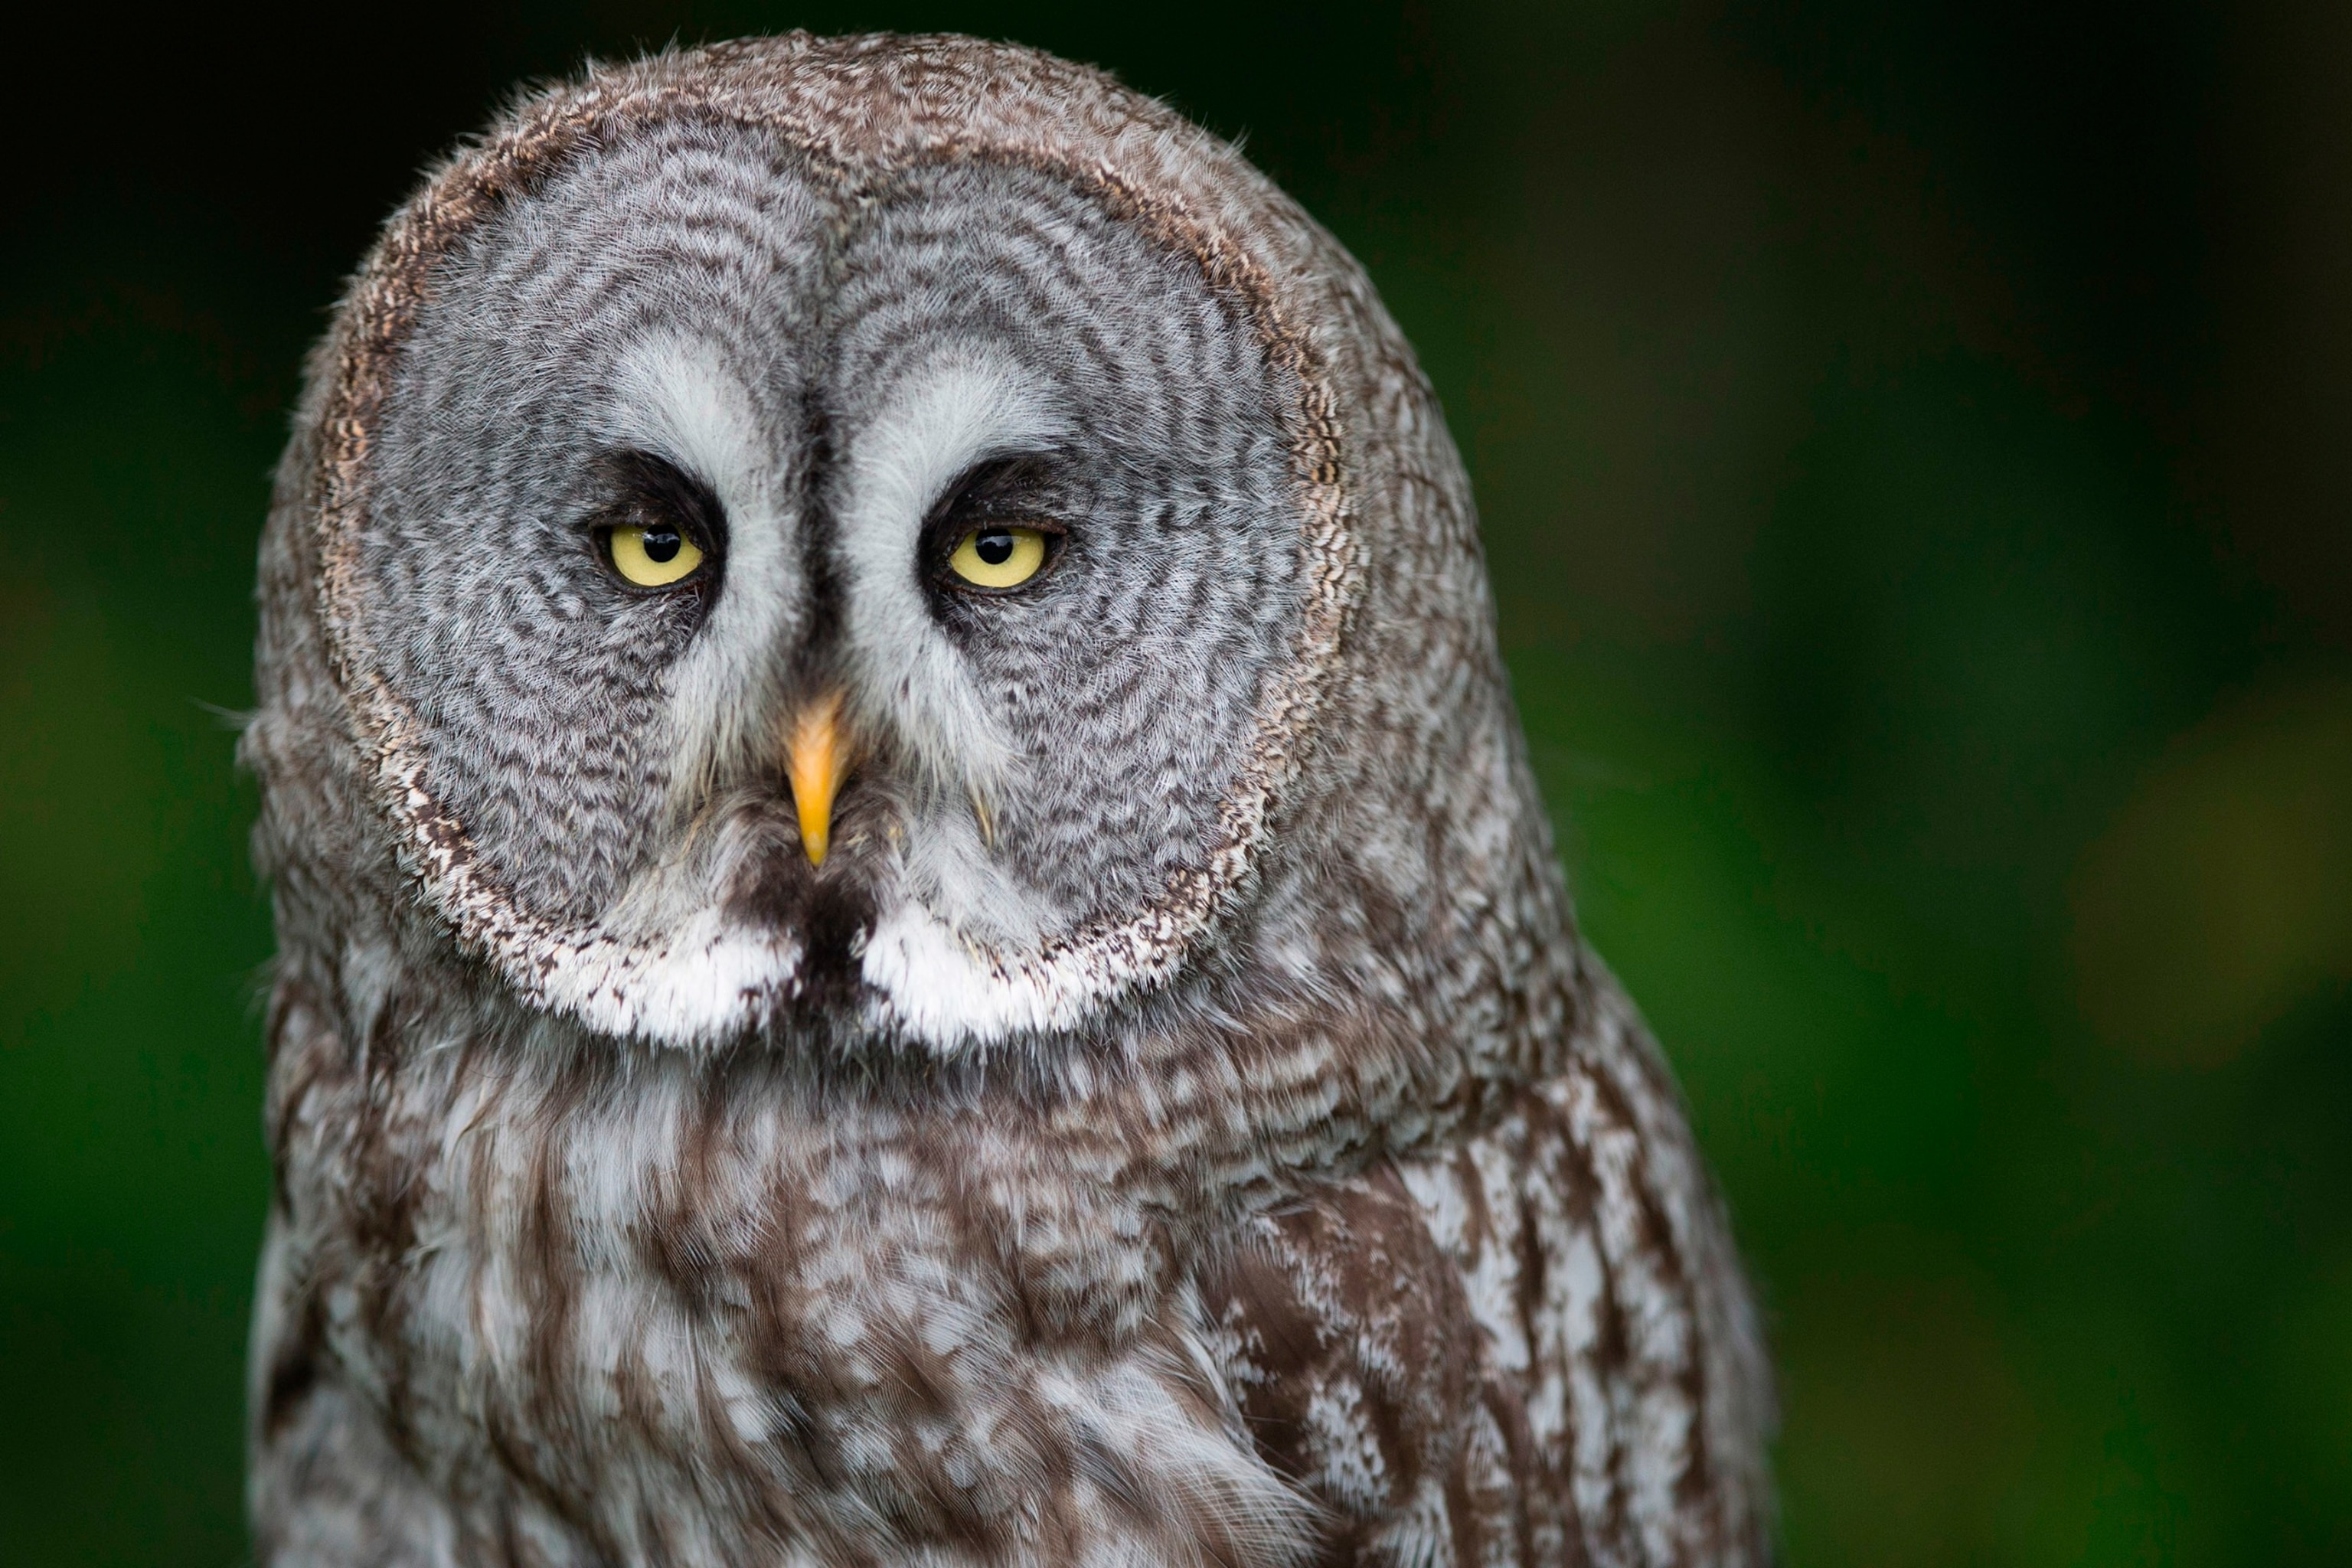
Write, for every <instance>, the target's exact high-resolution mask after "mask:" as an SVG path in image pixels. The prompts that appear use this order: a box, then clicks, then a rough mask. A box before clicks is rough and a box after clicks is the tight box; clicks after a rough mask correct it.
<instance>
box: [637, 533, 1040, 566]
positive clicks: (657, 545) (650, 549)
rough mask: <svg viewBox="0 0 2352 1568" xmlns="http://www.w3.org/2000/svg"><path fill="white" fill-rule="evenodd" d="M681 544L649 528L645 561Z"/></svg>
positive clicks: (667, 557) (671, 555)
mask: <svg viewBox="0 0 2352 1568" xmlns="http://www.w3.org/2000/svg"><path fill="white" fill-rule="evenodd" d="M683 542H684V541H683V540H681V539H679V538H678V536H677V530H675V529H669V528H649V529H647V530H646V560H648V561H653V562H664V561H675V560H677V547H678V546H679V545H680V544H681V543H683ZM1011 548H1012V547H1011V546H1010V545H1007V546H1006V549H1007V550H1010V549H1011Z"/></svg>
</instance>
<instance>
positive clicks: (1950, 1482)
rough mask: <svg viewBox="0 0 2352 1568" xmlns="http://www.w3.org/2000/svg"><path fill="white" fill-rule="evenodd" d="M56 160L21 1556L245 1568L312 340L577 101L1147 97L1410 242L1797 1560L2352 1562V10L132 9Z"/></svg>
mask: <svg viewBox="0 0 2352 1568" xmlns="http://www.w3.org/2000/svg"><path fill="white" fill-rule="evenodd" d="M45 26H48V27H50V28H51V32H50V33H49V34H41V33H39V32H37V31H26V30H23V29H22V26H21V24H11V25H10V29H9V31H8V33H7V35H6V37H7V39H8V41H7V44H6V46H5V47H6V49H7V56H6V58H7V62H8V65H9V67H10V68H9V70H8V72H7V78H8V82H9V88H8V92H7V94H6V95H5V103H0V120H5V145H6V146H7V147H8V148H9V149H10V153H9V174H8V182H7V184H6V186H5V210H4V211H0V223H4V224H5V235H6V243H5V246H0V538H5V540H6V541H7V542H8V543H9V548H10V550H11V551H12V552H13V553H12V554H10V555H9V560H10V562H11V563H12V565H11V566H10V568H9V569H8V570H7V571H6V572H5V573H0V1559H5V1561H7V1562H10V1563H16V1562H22V1563H126V1564H127V1563H142V1564H144V1563H156V1564H192V1565H200V1568H219V1565H226V1564H231V1563H236V1562H238V1561H239V1560H241V1559H242V1558H243V1557H244V1555H245V1552H246V1548H245V1545H244V1542H243V1539H242V1533H241V1529H240V1523H239V1512H238V1510H239V1504H238V1469H239V1455H238V1443H239V1439H238V1428H239V1421H240V1414H239V1403H240V1397H241V1391H240V1380H241V1369H240V1363H241V1359H242V1354H243V1338H244V1325H245V1315H246V1308H247V1292H248V1277H249V1271H250V1268H251V1261H252V1256H253V1252H254V1247H255V1243H256V1240H257V1234H258V1228H259V1221H260V1215H261V1210H262V1204H263V1195H264V1184H265V1169H264V1162H263V1157H262V1150H261V1144H260V1134H259V1118H258V1104H259V1096H260V1053H259V1046H258V1040H257V1034H258V1030H257V1021H256V1016H255V1009H254V997H255V991H256V984H257V980H256V976H257V966H258V965H259V964H260V963H262V961H263V960H264V958H265V956H266V955H267V953H268V950H269V930H268V912H267V905H266V900H265V899H264V896H263V894H262V893H261V891H260V890H259V889H257V887H256V886H255V883H254V879H253V877H252V875H251V873H250V871H249V870H248V869H247V866H246V859H245V847H244V837H245V831H246V826H247V822H248V821H249V819H250V818H251V816H252V813H253V809H254V799H253V792H252V787H251V785H250V784H249V783H248V782H247V781H244V780H241V779H239V778H238V777H237V776H236V773H235V772H234V770H233V768H232V766H231V759H230V748H231V740H232V732H231V726H230V720H229V719H228V717H227V714H228V713H229V712H232V711H233V710H236V709H237V708H239V707H240V706H242V705H243V704H245V703H247V701H248V700H250V687H249V677H248V671H247V660H248V648H249V644H250V639H251V636H252V609H251V605H250V603H249V598H248V588H249V583H250V579H251V574H252V557H253V551H254V541H255V536H256V532H257V528H258V526H259V523H260V520H261V516H262V510H263V505H264V497H265V491H266V479H265V476H266V472H267V470H268V467H269V465H270V463H271V461H272V458H273V457H274V455H275V453H276V450H277V448H278V444H279V442H280V440H281V439H282V436H283V431H284V428H285V422H286V411H287V407H288V404H289V399H290V398H291V396H292V395H293V393H294V390H295V386H296V374H297V367H298V363H299V358H300V355H301V353H302V350H303V347H304V344H305V342H307V341H308V340H309V339H310V337H311V335H312V334H313V333H315V332H316V331H318V330H319V329H320V325H321V322H322V320H323V310H324V308H325V306H326V305H327V304H328V302H329V301H331V300H332V299H333V297H334V296H335V294H336V291H337V289H338V286H339V280H340V279H341V276H342V274H343V272H344V271H345V270H346V269H347V268H349V267H350V266H352V264H353V263H354V262H355V261H356V259H357V258H358V257H359V255H360V253H361V251H362V248H363V247H365V245H366V244H367V242H368V239H369V237H370V234H371V232H372V230H373V226H374V225H375V223H376V222H377V221H378V220H379V219H380V217H381V216H383V214H384V213H385V212H386V211H387V210H388V209H389V208H390V207H391V206H392V205H394V203H395V202H396V201H397V200H399V199H400V198H401V196H402V195H404V192H405V190H406V188H407V187H408V185H409V184H410V182H411V180H412V179H413V177H414V174H415V171H416V169H417V168H418V167H419V165H420V164H421V163H424V162H425V160H427V159H428V158H430V157H432V156H433V155H435V154H436V153H437V152H439V151H440V150H442V149H443V148H445V147H446V145H447V144H448V143H449V142H451V140H452V139H453V138H454V137H455V136H456V135H457V134H458V133H459V132H463V131H465V130H467V129H468V128H470V127H472V126H474V125H476V124H477V123H478V122H479V121H480V120H481V119H482V117H483V116H484V114H485V113H486V112H487V111H488V109H489V108H490V107H491V106H492V105H493V104H494V103H496V102H497V101H498V100H499V99H500V98H501V96H502V95H503V94H504V93H505V92H506V91H507V90H508V88H509V84H510V83H511V82H513V81H514V80H516V79H519V78H524V77H530V76H544V75H547V74H550V73H554V72H559V71H562V70H564V69H566V68H569V67H571V66H572V64H574V63H575V62H576V61H577V60H578V58H580V56H581V54H582V53H583V51H595V52H600V53H607V54H609V53H614V52H618V51H623V50H626V49H630V48H633V47H637V46H639V45H642V44H647V43H651V44H659V43H661V42H663V41H665V40H667V39H669V38H672V37H677V38H680V39H684V40H687V41H692V40H695V39H698V38H701V37H723V36H727V35H730V34H734V33H739V32H749V31H768V30H777V29H782V28H784V27H788V26H813V27H816V28H819V29H823V30H843V29H851V28H865V27H875V26H889V27H899V28H919V27H949V28H955V29H959V30H963V31H971V32H979V33H984V34H994V35H1001V36H1009V37H1018V38H1021V39H1024V40H1025V41H1029V42H1033V43H1036V44H1040V45H1044V46H1046V47H1052V48H1055V49H1056V50H1059V51H1061V52H1063V53H1066V54H1069V55H1072V56H1075V57H1076V58H1082V59H1087V60H1093V61H1097V62H1099V63H1102V64H1105V65H1108V66H1110V67H1112V68H1115V69H1117V70H1118V72H1119V73H1120V74H1121V75H1122V76H1123V77H1125V78H1126V79H1128V80H1129V81H1130V82H1132V83H1135V84H1137V85H1139V86H1140V87H1142V88H1144V89H1149V90H1150V91H1152V92H1155V93H1160V94H1164V95H1166V96H1168V97H1170V98H1171V99H1172V100H1174V101H1176V102H1177V103H1178V104H1180V105H1181V106H1182V107H1183V108H1185V109H1186V110H1190V111H1192V112H1193V113H1194V114H1196V115H1198V116H1200V117H1202V118H1203V119H1205V120H1206V121H1208V122H1209V123H1210V124H1212V125H1213V126H1214V127H1216V128H1217V129H1219V130H1221V131H1223V132H1227V133H1231V134H1240V135H1243V136H1244V137H1245V138H1246V145H1247V147H1248V149H1249V151H1250V153H1251V154H1252V155H1253V156H1254V157H1255V158H1256V159H1257V161H1258V162H1259V163H1261V164H1263V165H1264V166H1265V168H1267V169H1268V170H1269V171H1270V172H1271V173H1273V174H1275V175H1276V178H1278V179H1280V180H1281V181H1282V182H1283V183H1284V184H1286V185H1287V186H1288V187H1289V188H1290V189H1291V190H1292V191H1293V192H1294V193H1296V194H1297V195H1298V196H1299V197H1300V198H1301V199H1303V200H1304V201H1305V202H1306V204H1307V206H1308V207H1309V208H1311V209H1312V210H1313V211H1314V212H1316V213H1317V214H1318V216H1320V217H1321V218H1322V219H1323V220H1324V221H1325V222H1326V223H1328V225H1329V226H1331V227H1332V228H1333V229H1335V230H1337V231H1338V233H1339V236H1340V237H1342V238H1343V239H1344V240H1345V241H1346V242H1347V243H1348V244H1349V246H1351V247H1353V248H1354V249H1355V251H1356V253H1357V254H1358V255H1359V256H1360V257H1362V258H1364V260H1365V261H1366V263H1367V264H1368V265H1369V266H1370V268H1371V271H1372V273H1373V275H1374V277H1375V278H1376V279H1377V280H1378V282H1379V283H1380V286H1381V289H1383V290H1384V292H1385V293H1386V296H1387V299H1388V301H1389V304H1390V306H1391V309H1392V310H1394V311H1395V313H1396V314H1397V316H1398V317H1399V319H1400V320H1401V321H1402V322H1403V323H1404V326H1405V328H1406V330H1407V331H1409V332H1410V333H1411V335H1412V338H1413V340H1414V342H1416V343H1418V345H1419V346H1420V350H1421V353H1422V354H1423V360H1424V363H1426V365H1427V366H1428V369H1429V372H1430V374H1431V375H1432V376H1433V379H1434V380H1435V382H1436V384H1437V385H1438V388H1439V390H1440V391H1441V392H1442V393H1443V395H1444V399H1445V405H1446V408H1447V411H1448V415H1449V416H1450V418H1451V419H1452V421H1453V425H1454V433H1455V435H1456V437H1458V439H1459V440H1460V442H1461V444H1462V447H1463V449H1464V451H1465V454H1466V456H1467V457H1468V458H1469V461H1470V464H1471V467H1472V468H1473V470H1474V471H1475V476H1476V479H1477V484H1478V489H1479V495H1480V498H1481V501H1482V504H1483V507H1484V512H1485V519H1486V537H1487V540H1488V544H1489V549H1490V551H1491V552H1492V560H1493V564H1494V567H1495V574H1496V589H1497V595H1498V598H1499V600H1500V605H1501V614H1502V627H1503V637H1504V642H1505V645H1506V647H1507V651H1508V654H1509V658H1510V661H1511V667H1512V669H1513V672H1514V675H1515V677H1516V679H1517V689H1518V692H1519V696H1520V700H1521V702H1522V704H1523V706H1524V710H1525V712H1526V717H1527V722H1528V730H1529V732H1530V735H1531V737H1532V740H1533V742H1534V747H1535V753H1536V756H1537V758H1538V764H1539V766H1540V769H1541V772H1542V775H1543V780H1544V784H1545V786H1546V788H1547V790H1548V791H1549V797H1550V800H1551V803H1552V805H1553V807H1554V809H1555V811H1556V813H1557V815H1558V817H1559V822H1560V825H1561V830H1562V835H1561V837H1562V844H1563V847H1564V849H1565V852H1566V854H1567V857H1568V860H1569V865H1570V875H1571V877H1572V879H1573V881H1574V884H1575V887H1576V889H1577V892H1578V895H1579V897H1580V902H1581V908H1582V911H1583V918H1584V921H1585V923H1586V926H1587V928H1588V930H1589V931H1591V935H1592V936H1593V937H1594V939H1595V940H1596V941H1597V942H1598V943H1599V945H1600V946H1601V949H1602V951H1603V952H1605V953H1606V954H1607V955H1608V956H1609V957H1610V959H1611V960H1612V962H1613V963H1615V964H1616V965H1617V967H1618V968H1619V969H1620V970H1621V971H1622V973H1623V974H1624V975H1625V977H1626V979H1627V980H1628V981H1629V982H1630V983H1631V985H1632V988H1633V992H1634V994H1636V995H1637V996H1638V997H1639V998H1640V999H1641V1000H1642V1002H1643V1005H1645V1006H1646V1008H1647V1009H1648V1011H1649V1013H1650V1015H1651V1016H1652V1017H1653V1018H1654V1021H1655V1023H1656V1025H1657V1026H1658V1028H1659V1031H1660V1033H1661V1034H1662V1036H1663V1037H1664V1039H1665V1041H1666V1043H1667V1046H1668V1047H1669V1049H1670V1050H1671V1052H1672V1054H1673V1056H1674V1058H1675V1062H1676V1064H1677V1065H1678V1067H1679V1068H1680V1069H1681V1072H1682V1075H1683V1079H1684V1082H1685V1085H1686V1086H1687V1088H1688V1092H1689V1096H1690V1100H1691V1104H1692V1108H1693V1113H1694V1116H1695V1117H1696V1122H1697V1125H1698V1128H1699V1130H1700V1133H1701V1136H1702V1137H1703V1139H1704V1140H1705V1142H1706V1147H1707V1149H1708V1151H1709V1152H1710V1153H1711V1154H1712V1156H1713V1158H1714V1160H1715V1163H1716V1165H1717V1169H1718V1170H1719V1171H1720V1173H1721V1175H1722V1179H1723V1184H1724V1185H1725V1187H1726V1189H1727V1192H1728V1194H1729V1196H1730V1201H1731V1205H1732V1207H1733V1210H1734V1211H1735V1214H1736V1215H1737V1220H1738V1227H1739V1233H1740V1236H1741V1239H1742V1241H1743V1243H1744V1245H1745V1247H1746V1249H1747V1252H1748V1257H1749V1258H1750V1259H1751V1260H1752V1262H1753V1265H1754V1268H1755V1272H1756V1275H1757V1278H1758V1280H1759V1286H1760V1288H1761V1290H1762V1293H1763V1296H1764V1300H1765V1301H1766V1303H1767V1305H1768V1310H1769V1319H1770V1325H1771V1334H1772V1340H1773V1344H1774V1347H1775V1351H1776V1353H1777V1357H1778V1361H1779V1364H1780V1369H1781V1377H1782V1389H1783V1394H1784V1400H1785V1405H1786V1421H1785V1431H1784V1435H1783V1437H1782V1440H1781V1445H1780V1477H1781V1481H1782V1488H1783V1492H1784V1511H1785V1521H1784V1536H1785V1542H1786V1548H1787V1555H1788V1558H1789V1561H1790V1563H1794V1564H1799V1565H1813V1564H1822V1565H1827V1564H1847V1563H1851V1564H1882V1563H1895V1564H1901V1563H1920V1564H1928V1563H2021V1564H2052V1565H2061V1564H2067V1565H2072V1564H2108V1563H2132V1564H2156V1563H2175V1562H2178V1563H2262V1564H2271V1563H2343V1562H2347V1561H2352V1138H2347V1125H2348V1124H2352V1052H2347V1048H2346V1047H2347V1043H2352V1042H2347V1036H2352V507H2348V506H2347V500H2352V476H2348V475H2347V455H2352V376H2348V375H2347V364H2352V289H2347V284H2352V11H2347V10H2346V9H2345V8H2342V7H2335V8H2327V7H2308V8H2306V7H2287V6H2280V5H2238V6H2230V7H2214V8H2211V9H2210V11H2191V10H2189V9H2185V8H2181V7H2179V6H2173V5H2161V4H2159V5H2153V6H2151V5H2121V4H2116V5H2074V6H2052V5H2047V4H2028V5H2006V4H1969V3H1965V0H1934V3H1928V4H1921V5H1912V6H1907V7H1882V6H1878V5H1864V4H1860V3H1850V4H1838V3H1834V0H1822V3H1811V0H1807V3H1801V4H1779V5H1772V4H1757V5H1730V6H1727V7H1710V6H1707V5H1674V4H1659V5H1651V4H1640V3H1635V0H1613V3H1601V4H1593V5H1583V6H1557V7H1539V6H1532V5H1453V6H1446V7H1442V8H1430V7H1420V6H1407V7H1403V8H1399V7H1398V6H1396V5H1392V4H1376V5H1367V6H1352V5H1350V6H1342V5H1328V6H1324V7H1321V8H1316V7H1313V6H1297V5H1279V4H1274V3H1271V0H1267V3H1259V4H1244V5H1235V4H1231V3H1230V0H1197V3H1195V4H1192V5H1185V6H1182V7H1169V8H1166V9H1156V8H1153V7H1150V6H1145V5H1126V6H1114V7H1103V6H1091V5H1090V6H1063V7H1055V6H1050V5H914V4H904V5H899V4H891V3H888V0H876V3H874V4H871V5H845V4H824V5H792V4H786V3H781V0H780V3H777V4H771V5H758V4H747V5H740V6H735V7H728V6H709V7H701V8H691V9H689V8H683V7H680V8H673V9H667V10H666V9H662V8H660V7H658V6H651V5H648V6H646V7H643V8H635V7H632V6H631V5H625V4H618V3H613V4H592V5H583V6H571V7H556V6H542V7H538V8H533V7H530V6H522V7H516V6H511V5H509V6H505V7H488V8H476V7H459V6H456V5H445V4H440V3H439V0H432V3H427V4H424V5H412V6H409V7H405V8H403V9H401V10H399V11H397V12H394V13H372V12H370V10H369V8H366V7H347V8H340V9H338V10H336V11H334V12H333V13H329V12H328V11H326V10H324V9H321V10H320V13H319V14H318V15H317V16H314V17H312V18H311V19H310V21H308V22H305V23H303V24H300V25H299V26H291V27H267V26H260V25H257V24H247V23H242V22H237V21H235V20H226V19H222V18H219V17H210V18H206V17H200V16H182V17H180V18H179V19H177V20H174V21H170V22H148V21H142V20H140V19H138V18H136V17H132V16H124V15H120V14H115V13H110V12H109V11H107V10H106V9H105V8H103V7H99V6H93V7H91V8H90V9H89V10H87V11H77V12H74V13H73V14H71V15H63V14H60V15H59V16H56V17H54V18H53V19H52V21H51V22H50V23H48V24H45Z"/></svg>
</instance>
